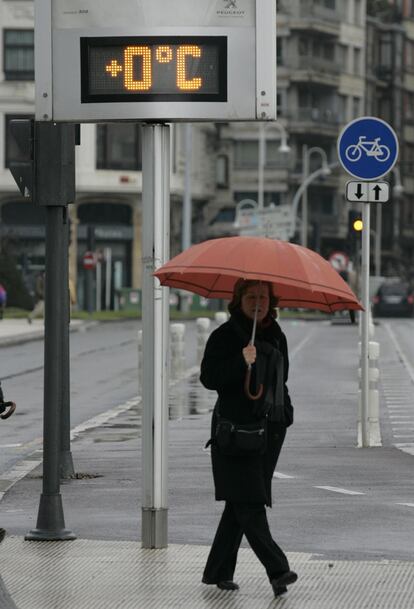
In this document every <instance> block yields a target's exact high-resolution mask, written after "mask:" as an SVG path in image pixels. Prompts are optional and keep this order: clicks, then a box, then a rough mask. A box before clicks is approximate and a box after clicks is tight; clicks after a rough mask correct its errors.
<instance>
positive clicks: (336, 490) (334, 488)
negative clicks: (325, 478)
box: [313, 486, 365, 495]
mask: <svg viewBox="0 0 414 609" xmlns="http://www.w3.org/2000/svg"><path fill="white" fill-rule="evenodd" d="M313 488H321V489H322V490H324V491H332V492H333V493H342V494H343V495H365V493H359V492H358V491H349V490H348V489H346V488H338V487H337V486H314V487H313Z"/></svg>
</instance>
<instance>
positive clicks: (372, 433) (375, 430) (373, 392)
mask: <svg viewBox="0 0 414 609" xmlns="http://www.w3.org/2000/svg"><path fill="white" fill-rule="evenodd" d="M358 350H359V357H361V343H360V342H359V343H358ZM379 354H380V345H379V343H377V342H375V341H369V344H368V359H369V370H368V380H369V404H368V427H369V446H370V447H372V446H381V444H382V442H381V430H380V424H379V392H378V381H379V368H378V359H379ZM358 378H359V391H358V395H359V400H358V446H359V447H361V446H362V425H361V418H362V408H361V368H358Z"/></svg>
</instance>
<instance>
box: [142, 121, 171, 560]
mask: <svg viewBox="0 0 414 609" xmlns="http://www.w3.org/2000/svg"><path fill="white" fill-rule="evenodd" d="M142 136H143V141H142V151H143V159H142V175H143V185H142V206H143V225H142V328H143V347H142V352H143V374H142V377H143V384H142V404H143V412H142V486H143V493H142V496H143V505H142V547H143V548H165V547H167V545H168V505H167V502H168V487H167V482H168V480H167V476H168V471H167V450H168V435H167V434H168V337H169V331H168V327H169V319H168V318H169V291H168V289H166V288H161V287H160V286H159V285H158V280H156V279H155V278H154V277H153V272H154V270H155V269H156V268H157V267H159V266H161V265H162V264H163V263H164V262H166V261H167V259H168V257H169V217H170V202H169V197H170V141H169V140H170V137H169V136H170V132H169V127H168V126H167V125H161V124H149V125H144V127H143V129H142Z"/></svg>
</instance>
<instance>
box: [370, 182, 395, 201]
mask: <svg viewBox="0 0 414 609" xmlns="http://www.w3.org/2000/svg"><path fill="white" fill-rule="evenodd" d="M389 198H390V185H389V184H388V182H377V183H375V182H374V183H373V182H370V183H369V184H368V201H369V202H370V203H386V202H387V201H389Z"/></svg>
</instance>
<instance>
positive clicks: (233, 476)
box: [200, 316, 293, 506]
mask: <svg viewBox="0 0 414 609" xmlns="http://www.w3.org/2000/svg"><path fill="white" fill-rule="evenodd" d="M243 318H244V316H243ZM249 324H250V325H251V322H249V320H247V319H246V318H244V326H245V329H246V330H249ZM257 338H258V339H260V340H265V341H267V342H269V343H271V344H272V345H273V346H276V347H277V348H278V349H279V350H280V352H281V353H282V355H283V360H284V379H277V381H280V380H281V381H282V382H283V384H284V402H285V422H284V423H283V424H282V423H273V422H270V421H268V422H267V425H268V434H267V438H268V440H267V448H266V451H265V453H264V455H261V456H255V457H248V458H246V457H233V456H231V457H230V456H225V455H222V454H220V452H219V451H218V449H217V447H216V446H215V445H214V442H213V444H212V446H211V459H212V466H213V477H214V485H215V496H216V500H217V501H221V500H225V501H232V502H247V503H250V502H257V503H264V504H266V505H268V506H271V505H272V493H271V483H272V476H273V472H274V469H275V467H276V462H277V459H278V457H279V453H280V450H281V448H282V444H283V440H284V438H285V434H286V427H287V426H289V425H290V424H291V423H292V422H293V407H292V405H291V401H290V397H289V392H288V388H287V386H286V381H287V378H288V370H289V358H288V349H287V342H286V337H285V335H284V334H283V332H282V330H281V328H280V326H279V324H278V323H277V322H276V321H273V320H272V323H271V325H270V326H269V327H268V328H266V329H264V330H263V331H261V330H260V328H258V331H257ZM246 344H247V342H246V341H244V340H243V339H242V338H241V336H240V335H239V334H238V333H237V332H236V331H235V328H234V326H233V325H232V323H231V322H230V321H228V322H226V323H224V324H223V325H222V326H220V327H219V328H217V330H215V331H214V332H213V333H212V334H211V336H210V337H209V339H208V341H207V344H206V349H205V352H204V357H203V361H202V362H201V375H200V380H201V382H202V384H203V385H204V386H205V387H206V388H207V389H213V390H216V391H217V393H218V398H219V399H218V401H217V403H216V408H217V406H218V403H219V408H220V415H221V416H222V417H224V418H226V419H229V420H231V421H234V422H236V423H246V424H247V423H253V422H255V421H257V418H256V417H255V416H254V414H253V407H257V404H256V403H254V402H252V401H251V400H249V399H248V398H247V396H246V394H245V392H244V379H245V375H246V368H247V367H246V363H245V361H244V358H243V354H242V349H243V348H244V347H245V346H246ZM254 368H255V366H254V365H253V367H252V371H253V376H254ZM265 390H266V388H265ZM264 393H265V391H264ZM262 399H263V398H262ZM258 404H260V400H259V401H258ZM216 408H215V410H214V412H213V417H212V426H211V437H212V438H214V435H215V427H216Z"/></svg>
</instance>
